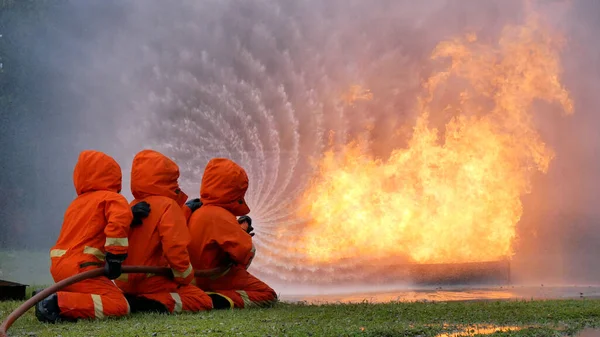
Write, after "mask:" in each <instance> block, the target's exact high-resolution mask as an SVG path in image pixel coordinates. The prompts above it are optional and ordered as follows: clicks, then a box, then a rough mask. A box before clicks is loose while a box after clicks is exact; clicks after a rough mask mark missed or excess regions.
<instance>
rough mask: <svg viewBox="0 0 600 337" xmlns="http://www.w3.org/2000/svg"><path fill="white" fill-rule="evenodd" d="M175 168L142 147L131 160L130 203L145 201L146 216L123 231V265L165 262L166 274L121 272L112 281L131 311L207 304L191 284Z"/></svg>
mask: <svg viewBox="0 0 600 337" xmlns="http://www.w3.org/2000/svg"><path fill="white" fill-rule="evenodd" d="M178 179H179V167H178V166H177V164H175V163H174V162H173V161H172V160H171V159H169V158H167V157H166V156H164V155H162V154H161V153H159V152H156V151H152V150H144V151H141V152H140V153H138V154H137V155H136V156H135V158H134V159H133V164H132V169H131V192H132V194H133V196H134V197H135V200H134V201H133V202H132V205H135V204H137V203H139V202H147V203H148V204H150V206H151V207H152V212H151V213H150V215H149V216H148V217H147V218H146V219H144V220H143V221H142V222H141V224H139V225H134V226H132V228H131V230H130V232H129V243H130V246H129V253H128V256H127V259H125V262H124V263H123V265H137V266H154V267H169V268H171V271H172V273H173V275H172V277H167V276H161V275H152V274H128V275H126V274H123V275H122V276H121V277H120V278H118V279H117V280H116V281H115V283H116V284H117V285H118V286H119V288H121V289H122V290H123V292H124V293H125V294H126V297H127V300H128V301H129V304H130V306H131V312H140V311H156V312H165V313H178V312H181V311H202V310H210V309H212V301H211V299H210V297H208V295H207V294H206V293H204V292H203V291H202V290H200V289H199V288H197V287H195V286H193V285H191V284H190V283H191V281H192V280H193V278H194V271H193V268H192V265H191V263H190V258H189V255H188V251H187V245H188V243H189V242H190V235H189V231H188V228H187V225H186V220H185V216H184V213H183V209H182V207H183V206H184V202H185V201H186V200H187V196H186V195H185V193H183V191H181V190H180V189H179V185H178V182H177V180H178Z"/></svg>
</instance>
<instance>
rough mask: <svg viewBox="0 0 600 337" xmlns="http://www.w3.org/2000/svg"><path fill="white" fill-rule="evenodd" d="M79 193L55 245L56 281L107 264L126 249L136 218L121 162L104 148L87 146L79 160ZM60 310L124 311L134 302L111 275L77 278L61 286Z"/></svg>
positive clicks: (81, 313) (88, 314) (70, 313)
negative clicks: (123, 182)
mask: <svg viewBox="0 0 600 337" xmlns="http://www.w3.org/2000/svg"><path fill="white" fill-rule="evenodd" d="M73 182H74V184H75V190H76V191H77V198H76V199H75V200H74V201H73V202H72V203H71V204H70V205H69V207H68V208H67V211H66V213H65V216H64V221H63V225H62V228H61V231H60V234H59V237H58V240H57V242H56V244H55V245H54V247H52V249H51V250H50V259H51V261H52V263H51V267H50V272H51V273H52V277H53V278H54V281H55V282H59V281H61V280H63V279H65V278H68V277H70V276H73V275H75V274H78V273H81V272H83V271H86V270H89V269H94V268H98V267H100V266H103V265H104V257H105V256H104V255H105V253H106V252H110V253H112V254H115V255H120V254H126V253H127V250H128V240H127V235H128V231H129V225H130V224H131V221H132V219H133V214H132V213H131V208H130V207H129V204H128V203H127V200H126V199H125V198H124V197H123V196H122V195H120V194H119V192H120V191H121V167H120V166H119V164H117V162H116V161H115V160H114V159H113V158H111V157H109V156H107V155H106V154H104V153H102V152H97V151H83V152H81V154H80V155H79V160H78V161H77V164H76V165H75V170H74V173H73ZM57 295H58V306H59V308H60V316H61V317H63V318H67V319H78V318H97V319H100V318H103V317H106V316H124V315H127V314H128V313H129V305H128V303H127V301H126V300H125V297H124V296H123V293H122V292H121V290H120V289H119V288H117V287H116V286H115V284H114V283H113V282H112V281H110V280H109V279H108V278H106V277H98V278H94V279H89V280H85V281H82V282H79V283H75V284H73V285H70V286H68V287H66V288H64V289H63V291H60V292H58V294H57Z"/></svg>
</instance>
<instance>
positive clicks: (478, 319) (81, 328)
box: [0, 299, 600, 337]
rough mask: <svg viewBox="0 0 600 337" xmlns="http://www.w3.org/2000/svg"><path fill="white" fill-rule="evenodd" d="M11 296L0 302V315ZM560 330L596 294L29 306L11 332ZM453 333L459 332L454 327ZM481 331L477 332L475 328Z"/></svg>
mask: <svg viewBox="0 0 600 337" xmlns="http://www.w3.org/2000/svg"><path fill="white" fill-rule="evenodd" d="M19 304H20V303H19V302H4V303H0V317H2V319H4V318H5V317H6V315H7V314H8V313H9V312H10V311H11V310H13V309H14V308H16V307H17V306H18V305H19ZM489 326H495V327H500V328H502V327H510V328H505V329H512V330H510V331H506V330H505V331H500V332H494V330H491V331H487V333H490V332H494V333H493V336H568V335H573V334H576V333H577V332H579V331H581V330H582V329H583V328H585V327H597V326H600V300H589V299H582V300H563V301H497V302H437V303H435V302H429V303H422V302H417V303H388V304H368V303H363V304H335V305H320V306H316V305H305V304H288V303H280V304H278V305H277V306H276V307H275V308H273V309H246V310H235V311H212V312H204V313H197V314H191V313H185V314H181V315H173V316H169V315H159V314H138V315H132V316H130V317H127V318H120V319H108V320H104V321H97V322H94V321H80V322H78V323H62V324H56V325H48V324H42V323H39V322H38V321H37V320H36V319H35V316H34V312H33V309H31V310H30V311H29V312H27V314H25V315H24V316H23V317H21V319H19V320H18V321H17V322H16V323H15V324H14V325H13V327H12V328H11V329H10V330H9V332H10V335H11V336H28V337H31V336H62V337H67V336H119V337H122V336H203V335H210V336H440V337H441V336H453V337H454V336H474V335H477V334H476V333H477V332H479V333H480V335H481V336H485V335H486V334H485V333H486V331H485V328H486V327H489ZM457 332H459V334H456V333H457ZM481 333H483V334H481Z"/></svg>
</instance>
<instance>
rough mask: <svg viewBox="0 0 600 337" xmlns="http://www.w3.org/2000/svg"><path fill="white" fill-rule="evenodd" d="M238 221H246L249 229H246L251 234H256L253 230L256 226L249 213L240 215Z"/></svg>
mask: <svg viewBox="0 0 600 337" xmlns="http://www.w3.org/2000/svg"><path fill="white" fill-rule="evenodd" d="M237 221H238V223H239V224H240V225H241V224H242V223H243V222H246V223H247V224H248V229H246V233H248V234H250V236H254V233H253V232H252V231H253V230H254V227H252V218H250V217H249V216H247V215H243V216H241V217H239V218H238V220H237Z"/></svg>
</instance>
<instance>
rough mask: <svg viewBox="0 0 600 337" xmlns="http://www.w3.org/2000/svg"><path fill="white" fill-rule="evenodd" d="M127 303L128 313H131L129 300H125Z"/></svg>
mask: <svg viewBox="0 0 600 337" xmlns="http://www.w3.org/2000/svg"><path fill="white" fill-rule="evenodd" d="M125 303H127V315H129V314H130V313H131V308H130V307H129V301H127V300H125Z"/></svg>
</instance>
